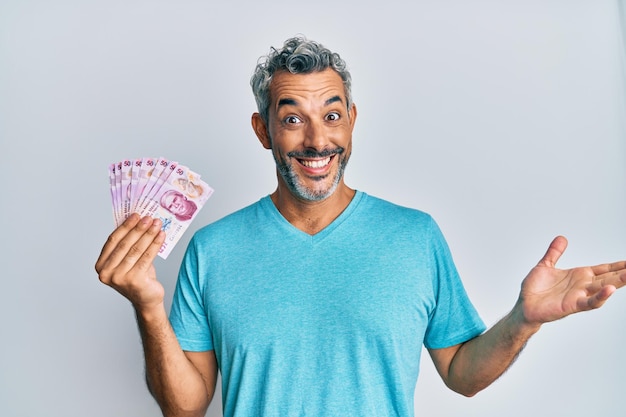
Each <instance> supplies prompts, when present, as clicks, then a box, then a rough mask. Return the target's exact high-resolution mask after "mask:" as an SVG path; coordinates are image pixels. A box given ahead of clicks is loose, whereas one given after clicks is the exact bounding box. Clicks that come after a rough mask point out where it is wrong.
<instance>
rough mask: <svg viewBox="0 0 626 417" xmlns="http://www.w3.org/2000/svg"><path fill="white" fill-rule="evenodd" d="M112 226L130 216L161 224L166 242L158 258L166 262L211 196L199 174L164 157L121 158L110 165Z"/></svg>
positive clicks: (209, 188)
mask: <svg viewBox="0 0 626 417" xmlns="http://www.w3.org/2000/svg"><path fill="white" fill-rule="evenodd" d="M109 181H110V184H111V199H112V202H113V218H114V220H115V225H116V226H119V225H121V224H122V223H123V222H124V220H125V219H126V218H128V216H130V215H131V214H132V213H139V214H140V215H141V216H151V217H153V218H158V219H160V220H161V221H162V222H163V227H162V229H163V230H164V231H165V236H166V237H165V242H164V243H163V246H162V247H161V250H160V251H159V256H160V257H161V258H163V259H166V258H167V256H168V255H169V254H170V252H171V251H172V249H173V248H174V246H175V245H176V243H178V241H179V240H180V238H181V236H182V235H183V233H184V232H185V230H187V227H188V226H189V224H190V223H191V221H192V220H193V219H194V218H195V217H196V215H197V214H198V211H200V209H201V208H202V207H203V206H204V203H206V201H207V200H208V198H209V197H210V196H211V194H213V189H212V188H211V187H210V186H209V185H208V184H207V183H206V182H204V181H202V180H201V179H200V175H198V174H196V173H195V172H193V171H192V170H191V169H189V168H187V167H186V166H184V165H181V164H179V163H178V162H175V161H171V160H169V159H167V158H138V159H124V160H123V161H120V162H117V163H113V164H111V165H109Z"/></svg>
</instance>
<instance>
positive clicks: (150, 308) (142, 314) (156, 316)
mask: <svg viewBox="0 0 626 417" xmlns="http://www.w3.org/2000/svg"><path fill="white" fill-rule="evenodd" d="M134 307H135V315H136V316H137V320H141V321H143V322H145V323H151V322H157V321H162V320H163V319H165V320H167V313H166V312H165V306H164V304H163V303H162V302H161V303H156V304H152V305H147V306H146V305H144V306H138V305H135V306H134Z"/></svg>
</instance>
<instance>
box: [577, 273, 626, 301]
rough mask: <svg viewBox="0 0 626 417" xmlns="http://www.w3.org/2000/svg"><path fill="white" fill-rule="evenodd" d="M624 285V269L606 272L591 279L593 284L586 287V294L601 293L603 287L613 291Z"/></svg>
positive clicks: (625, 279)
mask: <svg viewBox="0 0 626 417" xmlns="http://www.w3.org/2000/svg"><path fill="white" fill-rule="evenodd" d="M594 268H595V267H594ZM625 285H626V269H621V270H617V271H611V272H606V273H604V274H601V275H597V276H595V277H594V278H593V282H592V283H591V284H589V285H588V286H587V293H588V294H594V293H597V292H599V291H601V290H602V289H603V288H604V287H612V288H614V289H618V288H622V287H623V286H625Z"/></svg>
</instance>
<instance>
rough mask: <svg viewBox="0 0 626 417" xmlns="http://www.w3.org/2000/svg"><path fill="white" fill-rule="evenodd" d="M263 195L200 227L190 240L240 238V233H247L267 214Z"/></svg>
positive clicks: (211, 240)
mask: <svg viewBox="0 0 626 417" xmlns="http://www.w3.org/2000/svg"><path fill="white" fill-rule="evenodd" d="M267 198H269V197H264V198H262V199H260V200H259V201H257V202H255V203H253V204H250V205H249V206H246V207H244V208H241V209H239V210H237V211H235V212H233V213H231V214H228V215H227V216H225V217H222V218H221V219H219V220H216V221H215V222H213V223H211V224H208V225H206V226H204V227H202V228H200V229H199V230H198V231H196V233H195V234H194V236H193V238H192V242H193V243H195V244H197V243H201V242H209V241H210V242H214V241H223V240H229V239H234V240H236V239H240V238H241V236H242V235H249V234H250V233H251V232H252V227H254V226H258V225H260V224H263V221H262V219H261V218H262V217H263V216H267V213H265V210H264V205H265V203H266V202H265V200H266V199H267Z"/></svg>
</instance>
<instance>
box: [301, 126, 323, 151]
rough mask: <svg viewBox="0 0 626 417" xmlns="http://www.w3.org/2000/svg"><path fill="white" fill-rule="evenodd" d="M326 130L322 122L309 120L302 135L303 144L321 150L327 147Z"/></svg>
mask: <svg viewBox="0 0 626 417" xmlns="http://www.w3.org/2000/svg"><path fill="white" fill-rule="evenodd" d="M328 143H329V138H328V132H327V131H326V128H325V126H324V123H323V122H321V121H317V120H311V121H309V122H308V123H307V125H306V129H305V135H304V146H305V147H306V148H309V149H315V150H316V151H322V150H324V149H326V148H327V147H328Z"/></svg>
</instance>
